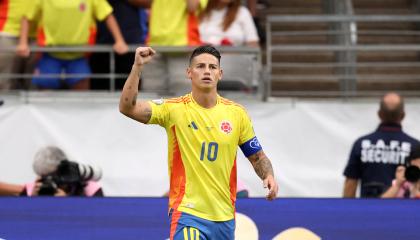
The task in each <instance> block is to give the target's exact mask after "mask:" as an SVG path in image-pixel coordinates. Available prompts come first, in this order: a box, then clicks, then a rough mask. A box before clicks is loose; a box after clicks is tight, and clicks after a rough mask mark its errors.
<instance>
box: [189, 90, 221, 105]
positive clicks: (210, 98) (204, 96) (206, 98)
mask: <svg viewBox="0 0 420 240" xmlns="http://www.w3.org/2000/svg"><path fill="white" fill-rule="evenodd" d="M191 94H192V97H193V99H194V101H195V102H196V103H197V104H198V105H200V106H202V107H203V108H212V107H214V106H216V104H217V92H216V91H210V92H197V91H192V93H191Z"/></svg>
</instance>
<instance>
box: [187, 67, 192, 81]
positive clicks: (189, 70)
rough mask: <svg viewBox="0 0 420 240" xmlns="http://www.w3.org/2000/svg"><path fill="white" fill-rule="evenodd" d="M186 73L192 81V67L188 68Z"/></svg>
mask: <svg viewBox="0 0 420 240" xmlns="http://www.w3.org/2000/svg"><path fill="white" fill-rule="evenodd" d="M186 73H187V77H188V79H191V68H190V67H187V70H186Z"/></svg>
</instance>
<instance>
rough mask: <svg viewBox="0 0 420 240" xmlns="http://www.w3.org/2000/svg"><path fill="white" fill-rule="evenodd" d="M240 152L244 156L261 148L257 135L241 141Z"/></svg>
mask: <svg viewBox="0 0 420 240" xmlns="http://www.w3.org/2000/svg"><path fill="white" fill-rule="evenodd" d="M240 148H241V150H242V152H243V153H244V155H245V157H249V156H251V155H252V154H255V153H257V152H258V151H260V150H262V147H261V145H260V143H259V142H258V139H257V137H253V138H251V139H249V140H248V141H246V142H245V143H243V144H242V145H241V146H240Z"/></svg>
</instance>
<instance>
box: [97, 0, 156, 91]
mask: <svg viewBox="0 0 420 240" xmlns="http://www.w3.org/2000/svg"><path fill="white" fill-rule="evenodd" d="M148 2H149V0H108V3H109V4H110V5H111V7H112V8H113V15H114V16H115V18H116V20H117V22H118V24H119V26H120V29H121V33H122V35H123V37H124V39H125V41H126V42H127V43H128V44H136V45H139V44H144V36H143V35H144V32H145V31H147V29H144V26H145V25H146V24H147V19H146V17H147V16H145V15H144V14H140V13H139V11H142V10H144V9H142V8H144V7H147V6H148ZM146 26H147V25H146ZM97 27H98V31H97V35H96V43H97V44H113V43H114V38H113V37H112V34H111V33H110V32H109V30H108V29H107V27H106V24H105V23H104V22H99V23H98V25H97ZM133 58H134V53H133V52H127V53H126V54H122V55H116V56H115V73H116V74H127V75H128V74H129V73H130V70H131V68H130V65H131V61H132V59H133ZM89 62H90V67H91V69H92V72H93V73H102V74H104V73H110V67H109V63H110V56H109V54H108V53H93V54H92V56H91V57H90V59H89ZM126 78H127V77H117V78H116V79H115V88H116V89H122V87H123V86H124V82H125V79H126ZM91 89H94V90H109V89H110V86H109V78H92V79H91Z"/></svg>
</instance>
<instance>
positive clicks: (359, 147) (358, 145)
mask: <svg viewBox="0 0 420 240" xmlns="http://www.w3.org/2000/svg"><path fill="white" fill-rule="evenodd" d="M378 116H379V118H380V120H381V123H380V124H379V127H378V128H377V129H376V131H374V132H373V133H370V134H368V135H366V136H362V137H360V138H359V139H357V141H356V142H355V143H354V144H353V147H352V150H351V153H350V157H349V160H348V163H347V166H346V167H345V170H344V176H345V177H346V179H345V183H344V190H343V196H344V197H355V196H356V189H357V186H358V183H359V180H360V182H361V186H360V196H361V197H380V196H381V194H382V193H383V192H384V190H386V189H387V188H388V187H390V186H391V183H392V180H393V179H394V176H395V171H396V169H397V167H398V166H399V165H404V164H405V161H406V158H407V157H408V156H409V155H410V153H411V150H412V147H413V146H416V145H417V144H419V141H418V140H417V139H414V138H413V137H411V136H409V135H408V134H406V133H405V132H403V131H402V127H401V122H402V120H403V119H404V116H405V111H404V100H403V98H402V96H400V95H399V94H397V93H394V92H390V93H386V94H385V95H384V96H383V97H382V99H381V101H380V108H379V111H378Z"/></svg>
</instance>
